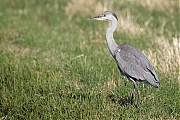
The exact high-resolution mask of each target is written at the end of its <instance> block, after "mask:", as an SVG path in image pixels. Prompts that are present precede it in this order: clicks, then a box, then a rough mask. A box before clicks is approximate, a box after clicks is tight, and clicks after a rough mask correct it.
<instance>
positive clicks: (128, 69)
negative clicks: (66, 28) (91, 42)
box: [89, 11, 160, 108]
mask: <svg viewBox="0 0 180 120" xmlns="http://www.w3.org/2000/svg"><path fill="white" fill-rule="evenodd" d="M89 20H109V21H110V22H111V26H110V27H109V28H108V29H107V31H106V42H107V45H108V48H109V50H110V53H111V55H112V56H113V58H114V59H115V61H116V63H117V66H118V69H119V71H120V73H121V74H122V75H123V76H124V77H125V78H127V79H128V80H131V81H132V82H133V84H134V90H133V93H132V99H131V102H132V100H133V98H134V94H135V92H137V93H138V101H137V106H138V108H139V107H140V91H139V89H138V87H137V84H136V82H137V81H139V82H145V83H148V84H150V85H152V86H154V87H156V88H158V87H159V85H160V82H159V79H158V77H157V75H156V72H155V71H154V69H153V67H152V65H151V63H150V62H149V60H148V59H147V57H146V56H145V55H144V54H143V53H142V52H141V51H139V50H138V49H136V48H134V47H132V46H130V45H128V44H121V45H117V44H116V42H115V41H114V38H113V33H114V31H115V29H116V27H117V21H118V18H117V16H116V15H115V13H114V12H111V11H106V12H104V13H103V14H101V15H99V16H94V17H91V18H89Z"/></svg>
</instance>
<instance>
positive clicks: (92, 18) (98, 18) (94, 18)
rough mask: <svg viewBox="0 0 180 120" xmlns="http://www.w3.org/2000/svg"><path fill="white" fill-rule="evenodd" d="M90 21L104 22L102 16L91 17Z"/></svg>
mask: <svg viewBox="0 0 180 120" xmlns="http://www.w3.org/2000/svg"><path fill="white" fill-rule="evenodd" d="M88 20H103V19H102V17H101V16H99V15H98V16H93V17H90V18H89V19H88Z"/></svg>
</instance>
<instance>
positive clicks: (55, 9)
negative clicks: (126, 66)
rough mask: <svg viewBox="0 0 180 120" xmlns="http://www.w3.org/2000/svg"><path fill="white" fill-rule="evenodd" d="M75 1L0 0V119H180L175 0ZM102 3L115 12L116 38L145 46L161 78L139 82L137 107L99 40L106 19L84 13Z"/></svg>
mask: <svg viewBox="0 0 180 120" xmlns="http://www.w3.org/2000/svg"><path fill="white" fill-rule="evenodd" d="M74 2H76V1H74V0H71V2H70V1H69V2H67V1H65V0H61V1H58V0H55V1H48V0H44V1H43V2H42V1H41V2H40V1H33V0H31V1H30V0H25V1H24V0H14V1H8V0H2V1H1V4H0V17H1V19H0V119H180V114H179V113H180V102H179V96H180V92H179V91H180V90H179V87H180V86H179V84H180V69H179V68H180V67H179V65H180V63H179V62H180V58H179V56H180V55H179V53H180V40H179V33H180V31H179V27H180V26H179V8H178V5H177V3H176V2H177V1H175V0H174V1H173V0H172V1H168V0H167V1H164V0H160V1H159V2H162V3H163V4H160V3H159V2H157V1H156V0H152V2H153V3H152V4H149V2H148V0H147V1H146V2H144V1H142V0H141V1H138V0H136V1H126V0H122V1H121V2H119V1H117V0H114V2H110V1H107V0H105V1H101V0H99V1H91V2H88V1H86V2H85V1H83V0H82V1H80V0H79V2H78V4H76V3H74ZM108 5H110V6H108ZM159 5H161V6H160V7H158V6H159ZM105 10H112V11H114V12H115V13H116V14H117V16H118V17H119V26H118V28H117V31H116V32H115V34H114V38H115V40H116V42H117V43H119V44H120V43H128V44H130V45H132V46H134V47H136V48H138V49H140V50H142V51H143V52H144V53H146V55H147V57H148V58H149V59H150V61H151V63H152V64H153V66H154V68H155V70H156V72H157V74H158V77H159V79H160V82H161V86H160V88H159V89H156V88H153V87H151V86H146V85H144V84H142V83H141V84H138V86H139V89H140V90H141V112H140V113H137V108H136V103H134V104H133V105H131V104H130V96H131V92H132V83H131V82H129V81H126V80H125V79H123V78H122V76H121V75H120V74H119V72H118V70H117V68H116V64H115V62H114V60H113V59H112V57H111V56H110V54H109V51H108V48H107V45H106V44H105V42H104V41H105V35H104V34H105V30H106V28H107V26H108V25H107V24H108V23H107V22H99V21H88V20H87V18H89V17H91V16H93V15H98V14H100V13H102V12H104V11H105Z"/></svg>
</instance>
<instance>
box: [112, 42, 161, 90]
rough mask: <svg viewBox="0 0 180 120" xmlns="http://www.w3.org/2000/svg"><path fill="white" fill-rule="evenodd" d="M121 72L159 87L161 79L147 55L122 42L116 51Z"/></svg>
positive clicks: (115, 56)
mask: <svg viewBox="0 0 180 120" xmlns="http://www.w3.org/2000/svg"><path fill="white" fill-rule="evenodd" d="M114 59H115V60H116V63H117V65H118V68H119V70H120V72H121V74H122V75H123V76H125V77H127V78H128V79H133V80H135V81H141V82H147V83H149V84H151V85H152V86H154V87H159V85H160V83H159V79H158V77H157V75H156V72H155V71H154V69H153V67H152V65H151V63H150V62H149V60H148V59H147V57H146V56H145V55H144V54H143V53H142V52H141V51H139V50H138V49H136V48H134V47H132V46H130V45H127V44H121V45H120V46H118V48H117V50H116V51H115V53H114Z"/></svg>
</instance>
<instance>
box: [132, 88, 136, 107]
mask: <svg viewBox="0 0 180 120" xmlns="http://www.w3.org/2000/svg"><path fill="white" fill-rule="evenodd" d="M135 92H136V89H135V85H134V89H133V92H132V96H131V105H132V104H133V99H134V96H135Z"/></svg>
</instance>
